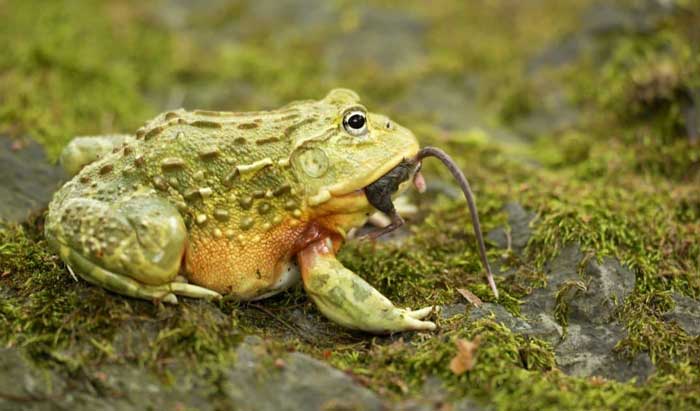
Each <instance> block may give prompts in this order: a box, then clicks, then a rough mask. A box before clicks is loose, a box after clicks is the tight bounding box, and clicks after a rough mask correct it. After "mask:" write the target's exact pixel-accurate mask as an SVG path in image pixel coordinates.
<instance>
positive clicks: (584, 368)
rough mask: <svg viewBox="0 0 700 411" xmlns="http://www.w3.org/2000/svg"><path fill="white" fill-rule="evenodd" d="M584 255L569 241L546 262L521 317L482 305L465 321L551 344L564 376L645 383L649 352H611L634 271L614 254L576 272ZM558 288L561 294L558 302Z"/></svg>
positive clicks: (623, 334)
mask: <svg viewBox="0 0 700 411" xmlns="http://www.w3.org/2000/svg"><path fill="white" fill-rule="evenodd" d="M511 210H515V212H513V211H511V212H509V215H511V214H513V215H518V213H519V211H518V209H517V207H512V208H511ZM519 214H520V216H521V217H522V216H524V214H523V213H519ZM583 258H584V256H583V254H582V253H581V250H580V247H579V245H578V244H569V245H567V246H565V247H563V248H562V249H561V251H560V252H559V254H558V255H557V256H556V257H555V258H554V259H552V261H550V262H549V263H547V264H546V265H545V272H546V274H547V286H546V287H545V288H539V289H536V290H534V291H533V292H532V293H531V294H530V295H529V296H527V297H526V298H525V299H524V302H523V305H522V306H521V307H520V310H521V313H522V314H523V316H524V318H517V317H514V316H513V315H512V314H510V313H509V312H508V311H506V310H505V309H504V308H503V307H501V306H499V305H494V304H484V305H483V306H481V307H480V308H477V309H473V310H472V311H471V312H470V314H469V319H470V321H474V320H477V319H479V318H484V317H486V316H489V315H493V316H494V320H495V321H497V322H500V323H503V324H504V325H505V326H506V327H508V328H509V329H511V330H512V331H513V332H515V333H518V334H523V335H527V336H529V337H537V338H541V339H543V340H545V341H547V342H549V343H550V344H552V346H553V347H554V349H555V354H556V359H557V365H558V366H559V367H560V368H561V369H562V371H564V372H565V373H567V374H570V375H575V376H582V377H583V376H592V375H597V376H602V377H605V378H609V379H615V380H619V381H627V380H629V379H631V378H636V380H637V382H643V381H645V380H646V379H647V377H648V376H649V375H650V374H651V372H653V370H654V366H653V364H652V363H651V360H650V358H649V356H648V355H647V354H646V353H642V354H639V355H637V356H636V357H635V358H633V359H631V360H630V359H627V358H622V357H621V356H620V355H618V354H617V353H616V352H615V350H614V348H615V345H616V344H617V343H618V342H619V341H620V340H621V339H623V338H625V337H626V332H625V330H624V328H623V327H622V325H621V324H619V323H618V322H616V321H615V320H614V317H613V314H614V310H615V309H616V307H617V305H618V304H620V303H622V301H623V300H624V299H625V298H627V296H628V295H629V294H630V293H631V292H632V291H633V290H634V283H635V276H634V273H633V272H632V271H631V270H629V269H628V268H626V267H624V266H622V265H621V264H620V263H619V261H617V260H616V259H615V258H611V257H605V258H603V259H602V260H601V261H600V262H598V261H597V260H595V259H592V260H590V261H588V263H587V264H586V267H585V270H584V274H583V276H579V265H580V264H581V261H582V260H583ZM560 291H561V292H562V293H563V294H561V295H560V301H559V302H557V294H558V293H559V292H560ZM557 304H564V305H563V306H561V307H560V308H562V309H564V310H563V312H564V315H565V316H566V319H567V322H568V326H567V327H566V329H565V327H563V326H562V324H559V323H557V321H556V320H555V310H556V308H557ZM695 307H697V305H696V306H695Z"/></svg>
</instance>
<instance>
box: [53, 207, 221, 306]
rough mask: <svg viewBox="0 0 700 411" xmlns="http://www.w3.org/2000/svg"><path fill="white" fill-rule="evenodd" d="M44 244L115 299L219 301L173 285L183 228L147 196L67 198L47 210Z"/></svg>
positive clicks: (191, 287)
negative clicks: (111, 200)
mask: <svg viewBox="0 0 700 411" xmlns="http://www.w3.org/2000/svg"><path fill="white" fill-rule="evenodd" d="M46 238H47V240H48V242H49V244H50V245H51V246H52V247H53V248H54V249H56V250H57V251H58V253H59V255H60V256H61V258H62V259H63V261H65V262H66V264H67V265H68V266H69V267H70V269H71V272H73V271H74V272H76V273H77V274H78V275H79V276H80V277H82V278H83V279H85V280H86V281H88V282H90V283H93V284H96V285H99V286H101V287H104V288H106V289H108V290H111V291H114V292H116V293H118V294H122V295H126V296H130V297H135V298H141V299H146V300H159V301H164V302H170V303H177V297H176V295H183V296H188V297H195V298H209V299H213V298H220V297H221V295H219V294H218V293H216V292H214V291H211V290H209V289H206V288H203V287H198V286H196V285H192V284H187V283H184V282H176V281H175V278H176V276H177V274H178V272H179V268H180V263H181V260H182V253H183V252H184V248H185V243H186V238H187V229H186V228H185V225H184V223H183V221H182V217H181V216H180V215H179V213H178V212H177V210H176V209H175V208H174V207H173V206H172V205H171V204H169V203H168V202H167V201H165V200H163V199H160V198H157V197H149V196H140V197H133V198H130V199H128V200H124V201H121V202H117V203H110V204H108V203H106V202H102V201H99V200H95V199H89V198H72V199H68V200H66V201H65V203H63V204H58V205H54V204H52V207H51V208H50V209H49V214H48V216H47V219H46Z"/></svg>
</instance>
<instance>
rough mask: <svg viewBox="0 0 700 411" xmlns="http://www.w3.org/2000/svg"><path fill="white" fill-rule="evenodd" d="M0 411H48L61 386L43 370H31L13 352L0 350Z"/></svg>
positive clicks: (30, 366)
mask: <svg viewBox="0 0 700 411" xmlns="http://www.w3.org/2000/svg"><path fill="white" fill-rule="evenodd" d="M0 370H2V372H1V373H0V411H6V410H7V411H10V410H13V411H14V410H49V409H52V407H51V404H50V401H51V399H53V398H56V397H58V396H60V395H62V393H63V391H64V389H65V384H64V383H63V381H61V380H60V379H58V378H56V376H55V375H54V374H53V373H52V372H50V371H47V370H40V369H38V368H37V367H35V366H34V365H33V364H32V363H31V362H30V361H29V360H28V359H27V358H25V357H24V356H23V355H22V354H20V352H19V350H17V349H14V348H3V349H0Z"/></svg>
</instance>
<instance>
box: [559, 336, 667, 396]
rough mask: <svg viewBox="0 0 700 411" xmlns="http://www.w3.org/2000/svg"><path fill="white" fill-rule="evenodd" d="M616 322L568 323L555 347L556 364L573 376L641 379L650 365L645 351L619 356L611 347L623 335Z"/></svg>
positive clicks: (646, 374)
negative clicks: (624, 356)
mask: <svg viewBox="0 0 700 411" xmlns="http://www.w3.org/2000/svg"><path fill="white" fill-rule="evenodd" d="M625 334H626V333H625V331H624V329H623V328H622V326H621V325H619V324H618V323H610V324H606V325H588V324H570V325H569V327H568V334H567V336H566V338H565V339H564V340H563V341H562V342H561V344H559V345H558V346H557V347H556V349H555V353H556V357H557V365H558V366H559V367H560V368H561V369H562V371H564V372H565V373H567V374H569V375H574V376H577V377H588V376H593V375H596V376H601V377H604V378H608V379H614V380H618V381H627V380H629V379H631V378H636V379H637V382H638V383H641V382H644V381H645V380H646V379H647V378H648V377H649V375H650V374H651V372H652V371H653V369H654V367H653V364H652V363H651V360H650V358H649V356H648V354H646V353H642V354H639V355H637V356H636V357H635V358H634V359H632V360H631V361H630V360H627V359H625V358H622V357H621V356H619V355H618V354H617V353H615V352H614V351H613V350H614V348H615V345H616V344H617V342H618V341H620V340H621V339H622V338H624V337H625Z"/></svg>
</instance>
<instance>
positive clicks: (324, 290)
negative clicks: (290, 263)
mask: <svg viewBox="0 0 700 411" xmlns="http://www.w3.org/2000/svg"><path fill="white" fill-rule="evenodd" d="M298 259H299V266H300V267H301V275H302V279H303V282H304V288H305V289H306V292H307V293H308V295H309V296H310V297H311V299H312V300H313V301H314V303H316V306H317V307H318V309H319V310H320V311H321V312H322V313H323V315H325V316H326V317H327V318H329V319H330V320H332V321H334V322H336V323H338V324H340V325H342V326H344V327H347V328H351V329H356V330H362V331H367V332H370V333H374V334H388V333H393V332H399V331H411V330H414V331H429V330H434V329H435V328H436V325H435V323H433V322H432V321H423V319H424V318H425V317H427V316H428V315H430V314H431V313H433V312H436V311H437V310H438V307H425V308H421V309H419V310H410V309H404V308H398V307H395V306H394V304H393V303H392V302H391V301H389V299H388V298H386V297H385V296H383V295H382V294H381V293H380V292H379V291H377V290H376V289H375V288H374V287H372V286H371V285H369V284H368V283H367V282H366V281H365V280H363V279H362V278H360V277H359V276H358V275H356V274H355V273H353V272H352V271H350V270H348V269H347V268H345V267H344V266H343V265H342V264H341V263H340V262H339V261H338V260H337V259H336V258H335V254H334V252H333V243H332V241H331V239H330V238H326V239H322V240H319V241H316V242H314V243H311V244H310V245H308V246H307V247H306V248H304V249H303V250H302V251H301V252H300V253H299V254H298Z"/></svg>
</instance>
